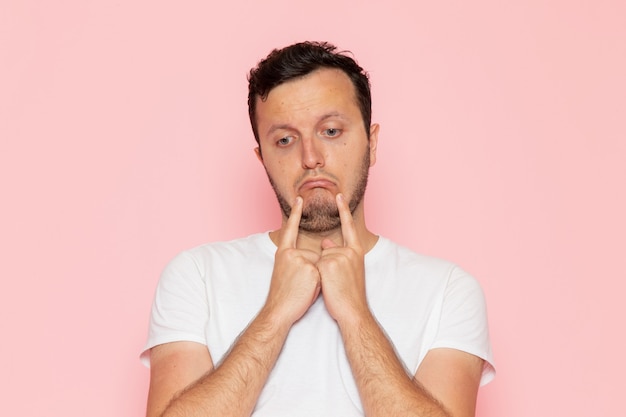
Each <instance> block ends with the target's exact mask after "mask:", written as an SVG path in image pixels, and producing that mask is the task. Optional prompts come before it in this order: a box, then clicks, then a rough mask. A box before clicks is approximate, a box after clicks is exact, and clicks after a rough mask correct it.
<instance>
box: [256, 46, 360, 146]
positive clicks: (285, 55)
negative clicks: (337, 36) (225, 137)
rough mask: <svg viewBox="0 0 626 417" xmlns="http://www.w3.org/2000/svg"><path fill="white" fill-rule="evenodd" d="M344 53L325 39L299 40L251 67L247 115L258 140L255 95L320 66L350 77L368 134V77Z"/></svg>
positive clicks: (263, 96)
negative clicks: (314, 40) (339, 71)
mask: <svg viewBox="0 0 626 417" xmlns="http://www.w3.org/2000/svg"><path fill="white" fill-rule="evenodd" d="M347 53H348V52H347V51H340V52H337V47H336V46H334V45H332V44H330V43H328V42H300V43H296V44H293V45H290V46H287V47H285V48H282V49H274V50H273V51H272V52H270V54H269V55H268V56H267V57H266V58H265V59H263V60H262V61H260V62H259V63H258V64H257V66H256V67H254V68H252V69H251V70H250V74H249V75H248V114H249V116H250V124H251V126H252V132H253V133H254V138H255V139H256V141H257V143H259V132H258V128H257V123H256V98H257V97H261V99H262V100H265V99H267V96H268V94H269V93H270V91H272V89H274V88H275V87H277V86H279V85H281V84H283V83H285V82H287V81H290V80H293V79H296V78H299V77H303V76H305V75H307V74H310V73H311V72H313V71H315V70H317V69H319V68H336V69H340V70H342V71H343V72H344V73H346V75H347V76H348V77H349V78H350V80H351V81H352V85H354V90H355V93H356V100H357V104H358V106H359V109H360V110H361V116H362V117H363V123H364V125H365V131H366V133H367V136H368V137H369V135H370V124H371V120H372V97H371V92H370V83H369V77H368V74H367V73H366V72H365V71H364V70H363V68H361V67H360V66H359V64H357V63H356V61H355V60H354V59H353V58H351V57H349V56H347V55H346V54H347Z"/></svg>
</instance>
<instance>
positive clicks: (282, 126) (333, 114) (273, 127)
mask: <svg viewBox="0 0 626 417" xmlns="http://www.w3.org/2000/svg"><path fill="white" fill-rule="evenodd" d="M333 117H337V118H339V119H342V120H346V117H345V116H344V115H343V114H341V113H339V112H337V111H333V112H330V113H326V114H325V115H323V116H322V117H320V118H319V119H318V121H317V123H321V122H323V121H324V120H326V119H330V118H333ZM281 129H285V130H295V129H294V128H293V126H291V125H290V124H288V123H281V124H276V125H271V126H270V128H269V129H268V130H267V133H266V135H271V134H272V133H273V132H275V131H277V130H281Z"/></svg>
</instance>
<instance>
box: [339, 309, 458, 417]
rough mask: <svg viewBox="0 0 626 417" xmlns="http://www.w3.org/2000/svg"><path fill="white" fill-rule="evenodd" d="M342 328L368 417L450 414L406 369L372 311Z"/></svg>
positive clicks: (347, 351)
mask: <svg viewBox="0 0 626 417" xmlns="http://www.w3.org/2000/svg"><path fill="white" fill-rule="evenodd" d="M340 328H341V333H342V336H343V339H344V345H345V348H346V353H347V356H348V360H349V362H350V366H351V368H352V373H353V375H354V378H355V380H356V384H357V386H358V389H359V393H360V396H361V401H362V403H363V408H364V411H365V415H366V416H367V417H379V416H389V415H393V416H416V417H450V415H449V414H448V413H447V412H446V411H445V409H444V408H443V406H442V405H441V404H440V403H439V402H438V401H437V400H435V399H434V398H433V397H432V396H431V395H430V394H429V393H428V392H427V391H426V390H425V389H424V388H423V387H422V386H421V385H420V384H419V383H418V382H417V381H416V380H415V378H414V377H413V376H412V375H410V374H409V373H408V372H407V370H406V369H405V368H404V366H403V365H402V363H401V361H400V359H399V358H398V356H397V354H396V352H395V350H394V348H393V346H392V344H391V342H390V341H389V339H388V338H387V336H386V335H385V333H384V332H383V330H382V329H381V327H380V325H379V324H378V322H377V321H376V319H375V318H374V317H373V316H372V315H371V313H370V312H369V311H368V312H367V313H366V314H363V315H361V316H359V317H358V318H356V319H354V320H352V321H351V322H350V323H344V324H340Z"/></svg>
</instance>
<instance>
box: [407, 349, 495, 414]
mask: <svg viewBox="0 0 626 417" xmlns="http://www.w3.org/2000/svg"><path fill="white" fill-rule="evenodd" d="M483 363H484V361H483V360H482V359H481V358H479V357H477V356H474V355H472V354H470V353H466V352H463V351H460V350H456V349H449V348H436V349H432V350H430V351H429V352H428V353H427V354H426V357H425V358H424V360H423V361H422V363H421V364H420V366H419V368H418V370H417V372H416V374H415V379H416V380H417V381H418V382H419V383H420V384H421V385H422V386H424V388H425V389H426V390H427V391H428V392H429V393H430V394H432V396H433V397H435V398H436V399H437V400H438V401H439V402H440V403H441V404H443V406H444V408H445V409H446V410H447V411H448V412H449V413H450V415H451V416H453V417H474V414H475V409H476V396H477V394H478V387H479V385H480V378H481V375H482V370H483Z"/></svg>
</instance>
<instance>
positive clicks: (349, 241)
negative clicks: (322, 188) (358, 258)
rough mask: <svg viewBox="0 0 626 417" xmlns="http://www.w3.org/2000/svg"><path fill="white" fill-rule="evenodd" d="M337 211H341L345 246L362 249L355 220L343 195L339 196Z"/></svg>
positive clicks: (337, 198) (340, 216)
mask: <svg viewBox="0 0 626 417" xmlns="http://www.w3.org/2000/svg"><path fill="white" fill-rule="evenodd" d="M335 199H336V200H337V209H338V210H339V218H340V219H341V234H342V235H343V245H344V246H349V247H360V246H361V244H360V242H359V237H358V236H357V234H356V227H355V226H354V218H352V213H350V207H349V206H348V202H347V201H346V198H345V197H344V196H343V194H341V193H340V194H337V197H336V198H335Z"/></svg>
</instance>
